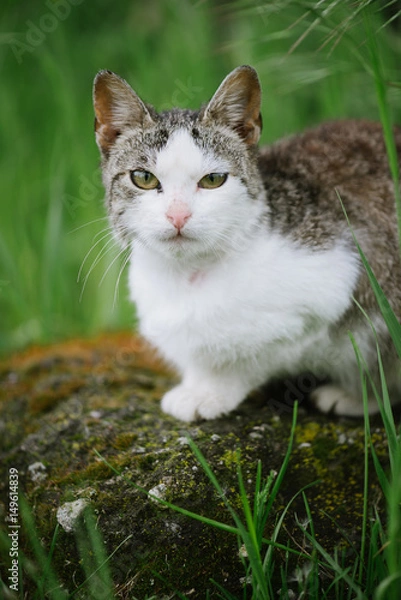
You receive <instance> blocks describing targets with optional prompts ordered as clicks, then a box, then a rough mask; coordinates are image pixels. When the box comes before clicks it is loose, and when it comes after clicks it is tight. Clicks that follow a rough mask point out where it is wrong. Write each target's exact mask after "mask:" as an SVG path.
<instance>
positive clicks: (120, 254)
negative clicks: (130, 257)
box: [98, 248, 126, 287]
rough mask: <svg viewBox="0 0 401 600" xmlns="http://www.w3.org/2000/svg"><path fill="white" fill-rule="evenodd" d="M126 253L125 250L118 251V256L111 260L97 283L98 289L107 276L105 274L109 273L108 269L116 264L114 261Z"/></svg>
mask: <svg viewBox="0 0 401 600" xmlns="http://www.w3.org/2000/svg"><path fill="white" fill-rule="evenodd" d="M125 251H126V248H123V249H122V250H120V252H118V254H117V255H116V256H115V257H114V258H113V260H112V261H111V263H110V264H109V266H108V267H107V269H106V270H105V272H104V273H103V275H102V278H101V280H100V281H99V283H98V287H100V286H101V285H102V283H103V281H104V279H105V277H106V275H107V273H108V272H109V271H110V269H111V268H112V266H113V265H114V263H115V262H116V260H118V259H119V258H120V256H122V255H123V254H124V252H125Z"/></svg>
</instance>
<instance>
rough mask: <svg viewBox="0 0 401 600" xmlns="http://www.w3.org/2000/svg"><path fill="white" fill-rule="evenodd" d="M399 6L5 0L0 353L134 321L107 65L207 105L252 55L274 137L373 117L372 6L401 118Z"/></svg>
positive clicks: (177, 99) (187, 102)
mask: <svg viewBox="0 0 401 600" xmlns="http://www.w3.org/2000/svg"><path fill="white" fill-rule="evenodd" d="M366 5H368V11H366ZM398 9H399V7H398V2H382V3H381V2H377V1H376V2H369V1H367V0H364V1H360V2H358V1H357V2H346V1H344V0H337V1H336V0H320V1H311V2H309V1H308V2H302V1H294V0H285V1H284V0H277V1H276V2H262V1H256V0H255V1H251V0H249V1H243V0H239V1H232V2H220V1H218V0H215V1H212V0H177V1H175V2H161V1H160V2H157V1H156V0H147V1H146V2H142V1H139V0H131V1H128V0H120V2H113V3H111V2H107V1H105V0H94V1H89V0H54V1H53V0H47V1H45V2H41V1H38V0H30V1H28V0H24V1H20V2H9V1H5V0H3V2H2V7H1V8H0V14H1V27H0V40H1V42H2V43H1V44H0V66H1V80H0V108H1V110H0V181H1V188H0V189H1V200H0V352H2V353H5V352H10V351H11V350H14V349H17V348H20V347H23V346H25V345H27V344H30V343H33V342H40V343H43V342H49V341H53V340H57V339H63V338H66V337H71V336H75V335H84V336H86V335H91V334H93V333H95V332H99V331H105V330H110V329H122V328H132V327H134V326H135V316H134V311H133V308H132V306H131V305H130V303H129V302H128V300H127V292H126V282H125V275H124V273H123V274H122V277H121V279H120V280H119V273H120V269H121V259H120V258H117V259H116V260H115V262H114V263H113V264H112V261H113V259H114V258H115V257H116V256H117V254H118V249H117V248H114V245H113V243H112V242H111V240H110V236H108V235H106V234H107V222H106V221H105V220H104V219H103V217H104V215H105V213H104V208H103V190H102V186H101V182H100V176H99V170H98V161H99V157H98V151H97V148H96V145H95V141H94V135H93V109H92V99H91V94H92V81H93V78H94V76H95V74H96V72H97V71H98V70H99V69H103V68H107V69H111V70H113V71H115V72H117V73H119V74H120V75H121V76H123V77H124V78H125V79H127V80H128V81H129V82H130V84H131V85H132V86H133V87H134V89H135V90H136V91H137V92H138V93H139V94H140V95H141V96H142V97H143V99H144V100H145V101H147V102H150V103H152V104H154V105H155V106H156V108H159V109H166V108H169V107H171V106H173V105H179V106H181V107H190V108H196V107H198V106H199V105H200V104H201V103H202V102H205V101H206V100H208V99H209V98H210V96H211V95H212V94H213V93H214V91H215V89H216V88H217V86H218V85H219V83H220V81H221V80H222V78H223V77H224V76H225V75H226V74H227V73H228V72H229V71H230V70H231V69H232V68H234V67H236V66H237V65H239V64H251V65H253V66H254V67H255V68H256V69H257V70H258V73H259V75H260V78H261V81H262V86H263V90H264V99H263V118H264V131H263V137H262V142H264V143H267V142H270V141H272V140H275V139H277V138H278V137H280V136H285V135H288V134H290V133H293V132H296V131H300V130H302V129H303V128H305V127H307V126H310V125H313V124H317V123H318V122H320V121H322V120H324V119H332V118H338V117H368V118H372V119H378V110H377V104H376V98H375V87H374V82H373V79H372V76H371V73H370V64H371V63H370V57H369V50H368V48H367V45H366V43H365V42H366V29H365V26H366V12H368V13H369V15H370V17H369V22H370V26H371V28H372V31H374V32H375V37H376V42H377V44H378V46H379V48H380V57H381V61H382V64H383V68H384V69H385V78H386V81H387V90H388V95H389V101H390V103H391V105H392V107H393V113H394V119H395V121H398V122H400V123H401V103H400V89H399V86H398V85H397V83H396V82H397V81H399V79H400V78H399V72H397V68H399V66H400V64H401V62H400V58H401V37H400V35H399V33H400V31H399V29H398V27H399V19H398V18H396V16H397V11H398ZM110 265H111V267H110ZM109 267H110V268H109ZM78 274H80V281H79V282H77V278H78ZM118 290H119V292H118Z"/></svg>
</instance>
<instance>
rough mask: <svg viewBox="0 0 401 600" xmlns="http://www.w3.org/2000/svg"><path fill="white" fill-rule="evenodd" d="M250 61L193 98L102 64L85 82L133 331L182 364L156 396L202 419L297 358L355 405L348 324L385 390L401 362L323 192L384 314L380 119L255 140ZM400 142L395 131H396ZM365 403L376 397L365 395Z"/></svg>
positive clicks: (331, 402) (287, 369)
mask: <svg viewBox="0 0 401 600" xmlns="http://www.w3.org/2000/svg"><path fill="white" fill-rule="evenodd" d="M260 100H261V89H260V84H259V80H258V76H257V74H256V71H255V70H254V69H253V68H251V67H249V66H242V67H238V68H237V69H235V70H234V71H233V72H231V73H230V74H229V75H228V76H227V77H226V78H225V79H224V81H223V82H222V84H221V85H220V87H219V88H218V90H217V91H216V93H215V95H214V96H213V98H212V99H211V100H210V102H209V103H208V104H206V105H205V106H204V107H202V108H201V109H200V110H199V111H190V110H180V109H173V110H171V111H167V112H163V113H161V114H158V113H157V112H156V111H155V110H154V108H153V107H151V106H150V105H148V104H144V103H143V102H142V100H141V99H140V98H139V97H138V96H137V94H136V93H135V92H134V91H133V90H132V89H131V87H130V86H129V85H128V84H127V83H126V82H125V81H124V80H123V79H121V78H120V77H119V76H117V75H115V74H114V73H111V72H110V71H101V72H100V73H98V75H97V77H96V79H95V84H94V106H95V113H96V140H97V144H98V146H99V148H100V152H101V156H102V170H103V180H104V185H105V188H106V193H107V207H108V213H109V217H110V221H111V224H112V227H113V230H114V232H115V235H116V236H117V237H118V239H119V240H120V241H121V242H122V244H124V245H125V246H127V247H129V248H130V252H131V260H130V268H129V288H130V292H131V297H132V300H133V301H134V302H135V304H136V307H137V314H138V317H139V323H140V331H141V333H142V334H143V336H144V337H145V338H147V339H148V340H149V341H150V342H151V343H152V344H153V345H154V346H155V347H156V348H157V349H158V350H159V351H160V353H161V354H162V356H163V357H164V358H165V359H167V361H169V362H170V363H171V364H172V365H174V367H175V368H176V369H177V370H178V372H179V373H180V374H181V376H182V383H180V384H179V385H178V386H177V387H175V388H173V389H172V390H171V391H169V392H168V393H167V394H166V395H165V396H164V397H163V399H162V408H163V410H164V411H166V412H167V413H170V414H171V415H174V416H175V417H177V418H178V419H182V420H184V421H192V420H194V419H198V418H204V419H212V418H215V417H218V416H219V415H222V414H224V413H228V412H229V411H231V410H233V409H234V408H236V407H237V406H238V404H239V403H240V402H241V401H242V400H243V399H244V398H245V397H246V396H247V394H248V393H249V392H250V391H251V390H253V389H255V388H257V387H259V386H261V385H262V384H264V383H266V382H267V381H269V380H270V379H271V378H273V377H275V378H276V377H281V376H288V375H295V374H297V373H300V372H304V371H312V372H314V373H316V374H318V375H319V376H327V377H328V378H329V379H330V383H327V384H324V385H321V386H320V387H317V389H316V390H315V392H314V393H313V400H314V402H315V403H316V405H317V406H318V407H319V408H320V409H321V410H322V411H325V412H328V411H334V413H336V414H343V415H360V414H362V412H363V404H362V396H361V386H360V375H359V371H358V367H357V362H356V359H355V355H354V350H353V347H352V344H351V342H350V339H349V336H348V331H352V332H353V334H354V336H355V338H356V340H357V342H358V344H359V346H360V348H361V350H362V352H363V355H364V357H365V359H366V362H367V364H368V366H369V367H370V369H371V371H372V373H373V374H375V373H377V366H376V365H377V357H376V343H375V339H374V336H373V334H372V331H371V328H370V326H369V324H368V323H367V321H366V319H365V317H364V316H363V315H362V314H361V312H360V309H359V308H358V307H357V306H356V304H355V303H354V301H353V298H355V299H356V300H357V301H358V302H359V303H360V304H361V305H362V306H363V307H364V308H365V309H366V310H367V311H368V313H369V314H370V316H371V319H372V320H373V322H374V325H375V327H376V330H377V334H378V338H379V342H380V346H381V351H382V358H383V362H384V366H385V369H386V374H387V381H388V384H389V386H390V388H391V394H392V395H393V398H394V401H396V400H399V399H400V391H401V369H400V363H399V361H398V359H397V357H396V354H395V351H394V349H393V346H392V344H391V341H390V338H389V335H388V333H387V329H386V327H385V325H384V322H383V320H382V318H381V316H380V313H379V311H378V308H377V305H376V301H375V299H374V296H373V293H372V291H371V289H370V286H369V284H368V280H367V277H366V275H365V273H364V269H363V267H362V266H361V262H360V260H359V256H358V253H357V251H356V248H355V245H354V243H353V240H352V236H351V233H350V230H349V228H348V226H347V223H346V219H345V217H344V213H343V210H342V207H341V203H340V201H339V198H338V196H340V197H341V199H342V201H343V203H344V206H345V208H346V211H347V213H348V216H349V218H350V221H351V224H352V226H353V229H354V231H355V233H356V235H357V238H358V239H359V241H360V243H361V245H362V247H363V248H364V250H365V253H366V255H367V257H368V260H369V261H370V264H371V266H372V268H373V270H374V272H375V273H376V276H377V277H378V279H379V282H380V284H381V286H382V287H383V289H384V291H385V293H386V294H387V296H388V298H389V300H390V303H391V304H392V306H393V309H394V310H395V312H396V314H397V315H398V317H400V316H401V266H400V256H399V251H398V245H397V226H396V218H395V208H394V195H393V183H392V180H391V177H390V173H389V169H388V164H387V158H386V151H385V146H384V143H383V137H382V132H381V127H380V126H379V125H377V124H373V123H370V122H366V121H339V122H331V123H326V124H323V125H322V126H320V127H318V128H316V129H313V130H310V131H307V132H306V133H304V134H303V135H296V136H294V137H290V138H287V139H284V140H281V141H279V142H277V143H275V144H273V145H272V146H270V147H264V148H262V149H260V150H259V149H258V148H257V143H258V140H259V136H260V132H261V128H262V120H261V116H260ZM396 140H397V146H398V148H399V149H401V132H400V131H397V132H396ZM369 410H370V411H371V412H375V411H376V410H377V404H376V402H375V400H374V398H373V395H372V397H371V398H370V400H369Z"/></svg>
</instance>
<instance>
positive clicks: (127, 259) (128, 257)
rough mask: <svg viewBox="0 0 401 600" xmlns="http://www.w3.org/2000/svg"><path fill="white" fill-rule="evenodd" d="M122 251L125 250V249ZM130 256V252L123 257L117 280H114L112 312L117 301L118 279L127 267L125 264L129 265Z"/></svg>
mask: <svg viewBox="0 0 401 600" xmlns="http://www.w3.org/2000/svg"><path fill="white" fill-rule="evenodd" d="M124 250H126V248H125V249H124ZM131 254H132V252H131V251H129V252H128V253H127V256H126V257H125V259H124V261H123V263H122V265H121V268H120V272H119V274H118V277H117V280H116V285H115V286H114V298H113V310H114V308H115V306H116V303H117V299H118V290H119V286H120V279H121V276H122V274H123V272H124V269H125V267H126V266H127V264H128V263H129V261H130V259H131Z"/></svg>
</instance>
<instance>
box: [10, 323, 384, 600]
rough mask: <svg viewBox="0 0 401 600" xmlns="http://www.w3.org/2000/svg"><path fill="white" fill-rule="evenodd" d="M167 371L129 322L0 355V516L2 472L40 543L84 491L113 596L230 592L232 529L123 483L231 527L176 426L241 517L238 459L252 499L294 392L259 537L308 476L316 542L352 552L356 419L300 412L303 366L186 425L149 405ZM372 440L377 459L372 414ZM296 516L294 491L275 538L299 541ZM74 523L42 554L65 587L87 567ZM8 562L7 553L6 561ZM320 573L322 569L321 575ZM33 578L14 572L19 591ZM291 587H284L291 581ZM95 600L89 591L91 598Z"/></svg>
mask: <svg viewBox="0 0 401 600" xmlns="http://www.w3.org/2000/svg"><path fill="white" fill-rule="evenodd" d="M173 382H174V376H173V375H172V374H171V373H169V372H168V371H167V370H166V369H165V368H164V367H163V366H162V365H161V364H160V363H159V362H158V361H157V360H155V359H154V358H153V357H152V354H151V353H150V352H149V351H148V350H147V349H146V348H145V347H144V346H143V344H142V343H141V342H140V340H138V338H136V337H135V336H132V335H128V334H121V335H110V336H105V337H101V338H98V339H95V340H91V341H72V342H68V343H64V344H61V345H57V346H52V347H48V348H33V349H31V350H29V351H26V352H24V353H21V354H17V355H15V356H13V357H11V358H9V359H8V360H5V361H3V362H2V363H1V364H0V390H1V391H0V394H1V397H0V431H1V434H2V435H1V439H0V452H1V453H0V464H1V470H2V472H1V478H0V486H1V488H0V489H1V493H2V497H3V499H4V500H3V504H2V505H1V507H0V510H1V511H2V512H3V513H4V515H6V516H7V514H8V497H7V494H8V487H7V486H8V474H7V473H8V469H10V468H14V469H17V470H18V473H19V490H20V492H21V493H22V494H23V495H24V496H25V498H26V499H27V501H28V504H29V506H30V509H31V511H32V514H33V518H34V521H35V526H36V530H37V535H38V536H39V538H40V539H41V540H42V543H43V545H44V547H45V549H46V550H47V551H49V548H50V547H51V543H52V539H53V535H54V532H55V529H56V525H57V510H58V509H59V507H61V506H63V505H64V504H65V503H67V502H73V501H75V500H77V499H86V501H87V502H86V504H87V505H89V506H90V507H91V509H92V510H91V512H92V514H93V515H95V517H96V527H97V530H98V531H100V532H101V535H102V537H103V539H104V543H105V548H106V553H107V555H110V554H112V553H114V554H113V555H112V556H111V558H110V560H109V562H108V564H109V567H110V573H111V577H112V580H113V583H114V586H115V596H116V597H117V598H121V599H133V598H138V599H140V600H142V599H145V598H146V597H151V596H154V597H156V598H160V599H162V598H174V597H177V598H178V597H180V596H179V595H177V596H176V595H175V593H176V592H180V593H181V594H183V595H184V596H186V597H188V598H189V599H190V600H191V599H198V598H199V599H202V600H203V599H205V598H207V597H209V598H211V599H212V598H217V597H219V595H218V594H219V592H218V589H217V587H216V586H215V584H214V583H212V582H211V579H213V580H215V581H216V582H217V583H218V584H220V585H221V586H223V587H224V588H225V589H226V590H228V591H229V592H230V593H231V594H233V595H234V597H238V598H243V587H244V585H246V584H245V583H244V581H245V579H244V577H245V569H244V565H243V561H244V558H243V557H242V558H241V553H240V552H239V545H238V540H237V538H236V536H235V535H233V534H231V533H228V532H225V531H221V530H218V529H215V528H213V527H212V526H210V525H209V526H208V525H205V524H203V523H201V522H199V521H196V520H193V519H191V518H189V517H187V516H184V515H182V514H180V513H178V512H175V511H173V510H171V509H168V508H165V507H164V506H162V505H160V504H159V503H157V502H156V501H154V500H152V499H150V498H149V497H148V496H147V495H146V494H144V493H143V492H141V491H140V490H139V489H138V487H136V486H140V487H142V488H144V489H145V490H154V491H156V492H157V491H159V492H162V495H163V497H164V498H165V499H166V500H168V501H169V502H172V503H174V504H176V505H178V506H180V507H182V508H185V509H186V510H189V511H192V512H194V513H197V514H200V515H204V516H205V517H208V518H209V519H214V520H217V521H220V522H223V523H227V524H228V525H233V524H234V523H233V521H232V519H231V517H230V514H229V513H228V511H227V508H226V506H225V504H224V501H223V499H222V498H221V497H220V496H219V494H218V493H217V491H216V489H215V488H214V487H213V485H212V483H211V482H210V480H209V478H208V477H207V475H206V474H205V472H204V470H203V469H202V466H201V465H200V463H199V462H198V460H197V458H196V457H195V455H194V453H193V451H192V450H191V448H190V447H189V446H188V443H187V438H186V436H188V435H189V436H190V437H191V438H192V439H193V440H194V441H195V443H196V445H197V446H198V448H199V449H200V450H201V452H202V453H203V454H204V456H205V457H206V459H207V461H208V463H209V465H210V467H211V469H212V470H213V472H214V473H215V475H216V477H217V479H218V481H219V483H220V486H221V488H222V489H223V490H224V494H225V497H226V499H227V500H228V501H229V502H230V504H231V505H232V506H233V508H234V509H235V510H236V511H237V512H238V514H240V515H241V516H243V514H242V508H241V497H240V493H239V485H238V467H239V466H240V468H241V472H242V474H243V479H244V483H245V486H246V489H247V493H248V497H249V499H250V501H251V502H253V495H254V488H255V478H256V470H257V464H258V461H261V464H262V471H263V476H264V477H267V476H268V475H269V474H270V473H271V472H279V470H280V467H281V465H282V463H283V459H284V456H285V454H286V451H287V447H288V441H289V437H290V431H291V423H292V413H293V402H294V400H295V399H298V401H299V403H300V407H299V414H298V422H297V428H296V436H295V440H294V446H293V451H292V454H291V458H290V462H289V466H288V469H287V472H286V476H285V478H284V481H283V483H282V485H281V488H280V491H279V494H278V496H277V497H276V500H275V502H274V504H273V509H272V512H271V516H270V518H269V519H268V522H267V524H266V531H265V537H267V538H268V537H269V535H271V533H272V531H273V529H274V527H275V524H276V522H277V519H278V518H279V517H280V515H281V514H282V511H283V509H284V508H285V507H286V506H287V505H288V503H289V502H290V500H291V499H292V498H293V496H294V495H296V494H297V493H298V492H300V490H301V489H302V488H305V487H306V486H310V487H308V488H307V489H306V491H305V495H306V498H307V501H308V504H309V507H310V511H311V514H312V517H313V524H314V530H315V536H316V538H317V540H318V541H319V542H320V543H321V544H322V546H323V547H324V548H325V549H326V550H327V551H328V552H333V550H334V548H335V547H336V546H339V545H340V546H342V548H343V549H344V555H345V556H346V555H347V552H348V551H349V552H350V553H352V544H355V545H356V546H358V542H359V537H360V531H361V523H362V510H363V481H364V475H363V471H364V469H363V465H364V428H363V423H362V422H361V421H358V420H345V419H333V418H330V417H327V416H323V415H319V414H316V413H315V412H313V410H312V409H311V407H310V406H308V403H307V400H306V396H307V394H306V392H307V391H310V389H311V387H313V384H314V380H313V378H309V379H308V378H307V377H303V378H298V380H296V381H292V382H286V383H284V384H280V385H277V386H271V387H269V388H267V389H265V390H261V391H259V392H257V393H255V394H253V395H252V397H251V398H249V399H248V400H247V401H246V402H244V403H243V404H242V405H241V406H240V407H239V409H238V410H236V411H234V412H233V413H232V414H230V415H228V416H226V417H224V418H221V419H218V420H214V421H204V422H199V423H194V424H189V425H186V424H183V423H181V422H179V421H176V420H175V419H173V418H171V417H169V416H168V415H165V414H163V413H162V412H161V410H160V403H159V400H160V397H161V396H162V394H163V393H164V391H165V390H166V389H168V388H169V387H170V386H171V385H172V384H173ZM374 443H375V448H376V452H377V453H378V454H379V456H383V457H384V458H385V457H386V455H387V446H386V439H385V435H384V432H383V430H382V428H381V426H380V425H379V424H377V426H375V427H374ZM99 454H100V455H101V457H102V458H103V459H105V461H107V462H108V463H109V465H111V466H112V467H113V469H114V471H113V470H112V469H111V468H110V467H109V466H107V465H106V464H105V462H103V461H102V459H101V458H100V457H99ZM32 465H34V466H32ZM40 465H41V466H40ZM370 472H371V476H370V482H369V485H370V495H371V498H372V500H373V499H374V500H375V505H376V506H380V499H381V494H380V490H379V486H378V484H377V482H376V480H375V477H374V469H373V468H371V470H370ZM311 484H314V485H311ZM4 515H3V516H4ZM306 516H307V514H306V508H305V502H304V499H303V498H302V495H301V494H298V495H297V497H296V498H295V500H293V502H292V503H291V505H290V507H289V509H288V511H287V514H286V517H285V520H284V524H283V526H282V529H281V533H280V542H281V543H282V544H288V545H290V546H291V547H292V548H295V549H297V550H299V549H304V550H305V552H306V553H308V552H309V551H310V546H309V543H308V541H307V539H306V538H305V535H304V533H303V532H302V530H301V528H300V527H299V524H298V523H299V521H305V520H306ZM21 519H22V517H21ZM82 527H83V525H82V524H81V525H77V527H76V529H75V534H74V533H73V532H67V531H64V529H62V528H61V527H60V528H59V530H58V535H57V540H56V545H55V549H54V554H53V557H52V564H53V567H54V569H55V571H56V573H57V577H58V579H59V581H60V582H62V583H63V584H64V587H65V589H67V590H68V591H69V592H70V593H72V592H73V591H74V590H75V589H76V588H77V587H78V586H79V585H80V584H81V583H82V582H83V581H84V580H85V577H86V575H85V572H84V561H85V556H82V551H81V554H80V553H79V550H78V548H79V547H80V543H81V542H82V535H80V531H82ZM80 538H81V542H80ZM20 544H21V548H20V549H21V552H24V553H25V554H26V555H27V556H28V557H32V556H33V552H32V543H31V541H30V540H29V535H27V533H24V534H21V539H20ZM81 550H82V544H81ZM275 552H276V558H275V561H276V572H277V574H279V572H280V566H283V567H284V565H285V564H286V557H285V552H283V551H279V550H276V551H275ZM89 559H90V557H89ZM7 560H9V559H8V558H7V556H6V558H5V561H4V564H5V565H7ZM297 562H299V563H300V564H301V563H302V560H301V559H297V558H294V559H293V563H290V566H288V565H287V568H291V569H292V570H294V569H295V568H296V566H297V564H296V563H297ZM326 576H327V577H328V578H330V573H326ZM289 578H290V573H289ZM32 585H33V584H32V580H31V578H30V577H28V576H27V578H26V581H25V582H24V590H25V591H26V593H28V597H30V596H29V593H30V591H29V590H30V589H31V586H32ZM279 585H280V580H279V577H278V579H277V586H279ZM289 585H290V584H289ZM291 585H293V588H294V591H295V592H297V584H296V582H295V583H293V584H291ZM85 593H87V592H85V591H84V588H83V589H82V590H81V591H79V592H78V593H77V595H76V596H75V597H77V598H88V597H91V596H88V595H85ZM207 594H209V596H208V595H207ZM102 598H103V596H102V595H101V593H100V592H99V594H98V599H99V600H101V599H102Z"/></svg>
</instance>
